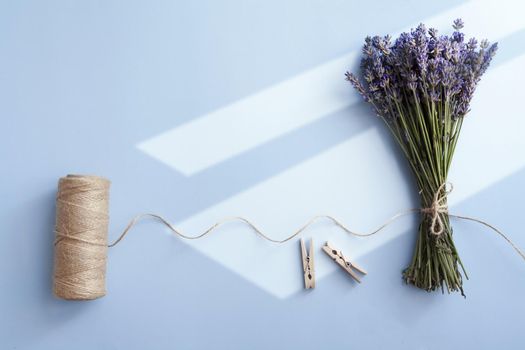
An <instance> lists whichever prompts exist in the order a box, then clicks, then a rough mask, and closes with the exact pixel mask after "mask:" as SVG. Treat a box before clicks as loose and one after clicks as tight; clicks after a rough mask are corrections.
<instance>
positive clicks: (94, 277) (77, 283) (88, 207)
mask: <svg viewBox="0 0 525 350" xmlns="http://www.w3.org/2000/svg"><path fill="white" fill-rule="evenodd" d="M109 186H110V181H109V180H107V179H105V178H102V177H98V176H87V175H67V176H66V177H63V178H61V179H60V180H59V182H58V193H57V198H56V226H55V262H54V265H55V267H54V281H53V290H54V294H55V295H56V296H57V297H58V298H62V299H68V300H91V299H96V298H100V297H102V296H104V295H105V294H106V282H105V280H106V260H107V249H108V242H107V241H108V222H109V213H108V212H109Z"/></svg>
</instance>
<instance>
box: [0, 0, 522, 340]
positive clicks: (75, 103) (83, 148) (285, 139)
mask: <svg viewBox="0 0 525 350" xmlns="http://www.w3.org/2000/svg"><path fill="white" fill-rule="evenodd" d="M461 3H462V2H461V1H451V0H446V1H440V2H436V1H433V2H423V1H396V2H393V1H368V2H362V1H286V2H283V1H264V2H252V1H246V2H240V1H187V2H176V1H148V2H146V1H144V2H141V1H46V2H44V1H2V2H0V118H1V121H2V123H1V125H2V126H1V127H0V160H1V172H2V181H1V184H0V198H1V201H0V222H1V223H2V242H1V243H0V287H1V289H0V290H1V292H0V348H2V349H71V348H73V349H93V348H98V349H120V348H125V349H144V348H152V349H157V348H158V349H164V348H166V349H168V348H169V349H204V348H217V349H237V348H238V349H246V348H250V349H268V348H275V349H289V348H303V349H310V348H312V349H313V348H326V347H332V348H334V347H338V346H346V347H355V348H364V349H368V348H375V349H377V348H389V349H398V348H399V349H406V348H408V349H438V348H443V347H448V348H463V349H468V348H474V347H476V348H478V349H494V348H496V347H498V348H505V349H521V348H523V346H524V345H525V344H524V343H525V334H524V332H523V314H524V313H525V304H524V301H523V295H525V294H524V293H525V277H524V276H525V274H524V273H525V264H524V263H523V261H521V260H520V259H519V258H518V257H517V255H515V254H514V252H513V251H512V250H511V249H510V248H509V247H508V246H506V245H505V243H504V242H503V241H502V240H500V239H499V238H498V237H496V236H495V235H493V234H492V233H489V232H488V231H486V230H485V229H483V228H481V227H478V226H475V225H473V224H469V223H463V222H458V223H455V227H457V230H463V231H464V232H465V234H464V235H456V241H457V244H458V246H459V247H460V251H461V256H462V258H463V260H464V262H465V264H466V265H467V268H468V272H469V274H470V277H471V280H469V281H467V282H466V283H465V287H466V291H467V295H468V297H467V299H463V298H461V297H460V296H459V295H446V294H445V295H441V294H440V293H432V294H428V293H425V292H421V291H419V290H416V289H414V288H410V287H407V286H404V285H403V284H402V281H401V278H400V273H401V269H402V267H404V266H406V265H407V263H408V261H409V259H410V257H411V254H412V249H413V238H414V237H413V235H410V234H407V235H402V236H400V237H397V238H396V239H394V240H392V241H390V242H389V243H387V244H385V245H383V246H381V247H379V248H378V249H375V250H374V251H372V252H371V253H369V254H367V255H366V256H365V257H363V258H362V259H361V261H360V262H361V263H362V265H365V266H366V267H367V268H368V269H369V270H373V271H376V272H375V274H373V275H372V274H371V275H370V276H367V279H366V283H363V284H362V285H360V286H359V287H355V286H353V285H350V284H349V283H348V281H347V279H346V276H344V275H343V272H340V271H337V273H333V274H330V275H329V276H328V277H327V278H325V279H323V280H322V282H319V283H318V287H317V288H316V290H315V291H314V292H313V293H304V292H299V293H296V294H294V295H292V296H291V297H288V298H284V299H279V298H275V297H274V296H272V295H270V294H268V293H267V292H265V291H263V290H261V289H259V288H258V287H256V286H255V285H253V284H252V283H250V282H248V281H246V280H245V279H243V278H242V277H241V276H239V275H237V274H234V273H232V272H231V271H229V270H228V269H227V268H225V267H224V266H222V265H220V264H217V263H216V262H215V261H214V260H211V259H209V258H208V257H206V256H205V255H203V254H201V253H199V252H197V251H196V250H194V249H192V247H190V246H187V245H185V244H183V243H181V242H180V241H179V240H177V239H173V238H172V237H170V236H169V235H167V234H162V233H163V231H165V230H164V229H163V228H161V227H160V226H157V225H155V224H154V223H144V224H141V225H139V226H138V227H137V228H136V230H135V231H133V235H131V236H130V237H128V239H127V240H126V241H125V242H124V243H123V244H121V245H119V246H118V247H116V248H114V249H111V250H110V252H109V265H108V290H109V293H108V295H107V296H106V297H104V298H102V299H100V300H97V301H92V302H68V301H62V300H57V299H55V298H54V297H53V295H52V293H51V275H52V261H53V238H54V236H53V235H54V234H53V225H54V205H55V204H54V200H55V198H54V196H55V193H56V183H57V180H58V178H59V177H60V176H63V175H65V174H68V173H90V174H99V175H103V176H106V177H108V178H110V179H111V180H112V182H113V185H112V193H111V196H112V200H111V224H110V236H111V237H113V238H115V237H116V236H117V235H118V233H119V232H120V231H121V230H122V228H123V227H124V226H125V225H126V223H127V222H128V221H129V219H130V218H131V217H132V216H133V215H135V214H137V213H139V212H143V211H147V212H158V213H169V215H168V217H169V218H170V219H172V220H173V221H175V222H176V221H179V220H184V219H186V218H188V217H190V216H191V215H194V214H196V213H199V212H201V211H203V210H204V209H206V208H208V207H210V206H211V205H214V204H216V203H218V202H220V201H222V200H224V199H227V198H229V197H231V196H234V195H235V194H236V193H239V192H241V191H243V190H245V189H248V188H250V187H252V186H254V185H255V184H257V183H259V182H261V181H263V180H265V179H267V178H269V177H270V176H274V175H278V174H279V173H280V172H281V171H283V170H285V169H287V168H289V167H291V166H293V165H295V164H297V163H299V162H301V161H303V160H305V159H309V158H310V157H313V156H315V155H316V154H318V153H320V152H322V151H324V150H326V149H329V148H330V147H332V146H334V145H336V144H338V143H340V142H342V141H344V140H346V139H348V138H351V137H353V136H354V134H358V133H359V130H362V129H367V128H378V129H380V130H382V129H381V128H382V125H381V124H380V121H379V120H376V119H373V118H370V120H368V121H365V122H360V123H358V124H355V128H357V130H358V131H357V132H356V131H355V130H351V129H349V130H345V129H344V128H345V127H347V124H345V123H344V122H343V120H344V119H342V118H344V117H341V116H331V117H329V118H325V119H322V120H320V121H316V122H314V123H312V124H310V125H307V126H305V127H303V128H300V129H298V130H294V131H293V132H290V133H287V134H286V135H284V136H282V137H279V138H276V139H274V140H271V141H270V142H268V143H266V144H264V145H262V146H259V147H256V148H254V149H252V150H250V151H248V152H245V153H243V154H242V155H239V156H236V157H234V158H232V159H229V160H227V161H226V162H224V163H221V164H219V165H215V166H213V167H210V168H208V169H206V170H205V171H202V172H199V173H197V174H196V175H194V176H184V175H182V174H180V173H178V172H176V171H174V170H173V169H170V168H169V167H166V166H165V165H163V164H162V163H160V162H158V161H156V160H155V159H153V158H151V157H149V156H147V155H146V154H144V153H143V152H141V151H139V150H138V149H137V148H136V144H137V143H139V142H141V141H142V140H144V139H146V138H149V137H152V136H154V135H156V134H159V133H161V132H163V131H165V130H167V129H170V128H173V127H176V126H177V125H180V124H182V123H184V122H187V121H189V120H192V119H194V118H197V117H199V116H200V115H202V114H204V113H207V112H209V111H211V110H214V109H217V108H219V107H221V106H223V105H226V104H228V103H231V102H234V101H236V100H238V99H240V98H242V97H245V96H247V95H250V94H252V93H255V92H257V91H259V90H261V89H263V88H265V87H268V86H271V85H273V84H276V83H279V82H280V81H283V80H284V79H287V78H289V77H292V76H294V75H296V74H299V73H301V72H303V71H305V70H307V69H310V68H312V67H315V66H316V65H319V64H322V63H324V62H326V61H328V60H330V59H333V58H336V57H339V56H340V55H342V54H345V53H347V52H349V51H352V50H356V49H359V47H360V45H361V43H362V40H363V38H364V36H365V35H368V34H374V33H388V32H395V31H398V30H400V29H403V28H404V27H406V26H409V25H411V24H413V23H417V21H419V20H422V19H424V18H428V17H431V16H433V15H434V14H435V13H439V12H441V11H445V10H448V9H450V8H453V7H454V6H457V5H460V4H461ZM509 11H510V9H509ZM452 20H453V18H451V21H452ZM501 21H504V18H501ZM524 21H525V20H524ZM500 46H501V47H502V48H504V49H502V50H501V52H500V54H499V55H498V57H497V59H496V61H495V62H494V65H495V66H497V65H503V64H505V63H506V62H507V61H508V60H510V59H512V58H513V57H517V56H519V55H521V54H523V53H524V50H525V32H523V31H519V32H516V33H513V34H512V35H509V36H507V37H505V38H503V39H502V40H501V43H500ZM514 88H517V87H514ZM519 88H521V87H519ZM498 99H499V100H498ZM498 99H495V101H494V103H501V104H503V103H505V101H504V96H503V97H499V98H498ZM355 108H362V109H363V110H364V109H366V106H358V107H355ZM516 113H522V111H521V110H517V111H516ZM344 114H345V113H343V114H342V116H343V115H344ZM345 117H346V118H349V115H348V113H346V116H345ZM504 117H505V116H504V115H502V116H498V118H499V119H503V118H504ZM503 122H504V121H502V123H503ZM466 127H468V126H466ZM319 130H321V131H322V132H319ZM314 136H315V137H314ZM203 138H205V135H203ZM363 151H365V150H363ZM523 151H524V150H522V149H519V150H518V149H509V152H516V153H517V154H518V153H523ZM188 152H191V150H188ZM276 154H278V155H279V156H278V157H277V156H276ZM397 157H399V155H397ZM399 159H400V161H401V159H402V158H399ZM371 161H373V160H371ZM486 161H487V164H489V166H490V160H486ZM407 174H408V173H407ZM407 181H408V182H409V181H410V180H409V178H408V177H407ZM524 184H525V168H524V169H521V170H519V171H516V172H514V173H513V174H512V175H510V176H506V177H505V178H504V179H502V180H501V181H499V182H497V183H495V184H492V185H491V186H489V187H488V188H483V189H480V191H479V192H478V193H476V194H475V195H474V196H471V197H469V199H468V200H466V201H463V202H461V205H460V206H459V207H458V208H457V209H458V210H460V211H461V212H465V213H475V214H476V216H478V217H482V218H484V219H486V220H487V221H489V222H491V223H494V224H496V226H499V227H501V228H502V229H503V230H504V231H505V232H508V233H509V235H511V236H512V237H513V239H515V241H516V242H517V243H518V244H520V245H521V246H525V236H523V223H522V220H523V204H522V203H523V198H524V196H525V189H524ZM373 185H374V184H364V185H363V186H364V187H366V186H373ZM356 200H357V199H356ZM392 200H395V199H392ZM400 209H403V208H400ZM233 214H234V213H233ZM213 219H214V218H210V223H211V221H212V220H213ZM375 224H376V223H370V226H373V225H375ZM409 232H410V233H412V232H415V222H414V225H412V224H411V226H410V227H408V228H407V233H409ZM232 249H234V248H232Z"/></svg>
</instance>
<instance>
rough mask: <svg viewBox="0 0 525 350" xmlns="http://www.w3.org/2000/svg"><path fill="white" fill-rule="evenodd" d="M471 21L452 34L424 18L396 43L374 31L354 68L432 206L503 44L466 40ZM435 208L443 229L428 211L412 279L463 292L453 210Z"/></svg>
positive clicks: (358, 84) (352, 78)
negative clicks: (358, 66)
mask: <svg viewBox="0 0 525 350" xmlns="http://www.w3.org/2000/svg"><path fill="white" fill-rule="evenodd" d="M463 25H464V23H463V21H462V20H461V19H456V20H455V21H454V24H453V28H454V31H453V33H452V35H450V36H447V35H438V31H437V30H436V29H434V28H430V29H428V30H427V28H426V27H425V25H423V24H420V25H419V26H417V28H415V29H412V30H411V31H410V32H407V33H402V34H401V35H400V36H399V37H398V38H397V39H396V40H394V41H393V43H392V40H391V38H390V36H385V37H381V36H374V37H370V36H369V37H367V38H366V39H365V44H364V46H363V58H362V60H361V74H362V76H361V78H362V79H360V78H359V77H358V76H357V75H355V74H352V73H346V79H347V80H348V81H349V82H350V83H351V84H352V86H353V87H354V88H355V89H356V90H357V91H358V93H359V94H360V95H361V96H362V97H363V98H364V100H365V101H366V102H368V103H370V104H371V105H372V106H373V108H374V109H375V111H376V113H377V114H378V115H379V116H380V117H382V118H383V120H384V121H385V122H386V124H387V125H388V127H389V129H390V130H391V132H392V134H393V135H394V137H395V138H396V140H397V142H398V143H399V144H400V146H401V149H402V151H403V152H404V153H405V155H406V157H407V159H408V160H409V164H410V166H411V169H412V172H413V174H414V177H415V179H416V181H417V184H418V187H419V190H420V191H419V193H420V194H421V205H422V208H431V206H432V201H433V198H434V196H435V195H436V192H439V191H440V189H442V188H443V184H444V183H446V181H447V174H448V170H449V167H450V164H451V160H452V156H453V154H454V149H455V147H456V143H457V140H458V136H459V133H460V130H461V125H462V123H463V119H464V116H465V115H466V114H467V113H468V112H469V111H470V102H471V100H472V97H473V95H474V91H475V90H476V86H477V84H478V83H479V81H480V79H481V76H482V75H483V74H484V73H485V71H486V70H487V68H488V66H489V65H490V62H491V60H492V58H493V57H494V55H495V54H496V51H497V48H498V46H497V44H493V45H490V44H489V42H488V41H486V40H483V41H482V42H481V43H480V44H479V45H478V41H477V40H476V39H475V38H471V39H469V40H465V35H464V34H463V33H462V32H461V29H462V28H463ZM438 194H439V195H443V196H446V194H442V193H438ZM425 212H432V211H431V210H426V211H425ZM435 215H439V216H440V221H441V222H442V224H443V225H444V227H442V228H440V229H439V231H440V232H443V233H442V234H440V235H439V236H435V235H432V234H431V233H432V232H436V228H435V227H432V226H431V223H432V222H435V221H436V220H433V219H432V218H429V217H428V214H425V213H423V219H422V222H421V225H420V228H419V230H420V233H419V241H418V244H417V245H416V251H415V254H414V258H413V261H412V264H411V265H410V266H409V267H408V268H407V269H406V270H405V273H404V278H405V280H406V282H407V283H411V284H414V285H416V286H417V287H420V288H423V289H425V290H429V291H430V290H434V289H436V288H439V287H441V288H443V289H444V287H445V286H446V288H447V290H449V291H461V293H463V287H462V274H461V272H460V270H459V267H461V268H462V264H461V260H460V259H459V256H458V254H457V250H456V248H455V247H454V243H453V240H452V229H451V227H450V222H449V217H448V214H447V213H439V214H435ZM463 272H464V271H463Z"/></svg>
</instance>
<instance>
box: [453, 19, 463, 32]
mask: <svg viewBox="0 0 525 350" xmlns="http://www.w3.org/2000/svg"><path fill="white" fill-rule="evenodd" d="M464 25H465V23H463V20H462V19H461V18H458V19H456V20H455V21H454V24H453V25H452V27H453V28H454V29H455V30H460V29H463V26H464Z"/></svg>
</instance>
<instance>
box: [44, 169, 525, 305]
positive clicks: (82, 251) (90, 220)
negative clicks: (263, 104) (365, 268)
mask: <svg viewBox="0 0 525 350" xmlns="http://www.w3.org/2000/svg"><path fill="white" fill-rule="evenodd" d="M109 185H110V182H109V181H108V180H106V179H104V178H101V177H98V176H83V175H68V176H66V177H63V178H61V179H60V180H59V183H58V194H57V216H56V229H55V232H56V240H55V273H54V292H55V295H56V296H57V297H59V298H63V299H72V300H90V299H96V298H99V297H102V296H104V295H105V294H106V290H105V275H106V258H107V248H108V247H113V246H115V245H116V244H118V243H119V242H120V241H121V240H122V239H123V238H124V237H125V236H126V235H127V234H128V232H129V231H130V230H131V228H132V227H134V226H135V225H136V224H137V223H138V222H139V221H140V220H141V219H143V218H148V217H149V218H154V219H156V220H159V221H160V222H161V223H162V224H164V225H165V226H166V227H167V228H168V229H169V230H170V231H171V232H173V233H174V234H175V235H177V236H179V237H181V238H184V239H199V238H203V237H204V236H206V235H208V234H210V233H211V232H213V231H215V230H216V229H218V228H219V227H220V226H222V225H224V224H227V223H229V222H232V221H239V222H242V223H244V224H246V225H247V226H249V227H250V228H251V229H252V230H253V231H254V232H255V233H256V234H257V235H259V236H260V237H262V238H264V239H265V240H267V241H270V242H272V243H278V244H282V243H285V242H288V241H289V240H291V239H293V238H294V237H296V236H298V235H299V234H301V233H302V232H303V231H305V230H306V229H307V228H308V227H309V226H311V225H313V224H314V223H315V222H317V221H318V220H321V219H328V220H330V221H331V222H332V223H334V224H335V225H336V226H338V227H340V228H341V229H342V230H343V231H344V232H346V233H348V234H351V235H354V236H359V237H367V236H372V235H375V234H376V233H378V232H380V231H382V230H383V229H384V228H386V227H387V226H388V225H390V224H391V223H392V222H394V221H395V220H397V219H399V218H400V217H402V216H405V215H409V214H413V213H423V214H426V215H429V216H430V217H431V220H432V224H431V227H430V232H429V233H430V234H434V235H440V234H442V233H443V232H444V231H443V222H442V219H441V218H440V215H445V214H446V215H448V216H449V217H454V218H457V219H462V220H469V221H474V222H477V223H479V224H482V225H484V226H486V227H488V228H490V229H491V230H493V231H494V232H496V233H497V234H499V235H500V236H501V237H502V238H503V239H505V240H506V241H507V242H508V243H509V244H510V245H511V246H512V248H514V250H515V251H516V252H517V253H518V254H519V255H520V256H521V257H522V258H523V259H524V260H525V253H524V252H523V251H521V250H520V249H519V248H518V246H517V245H516V244H514V242H512V241H511V240H510V239H509V238H508V237H507V236H506V235H505V234H504V233H503V232H501V231H500V230H498V229H497V228H495V227H494V226H492V225H490V224H489V223H487V222H485V221H482V220H479V219H476V218H472V217H468V216H461V215H456V214H450V213H448V207H447V205H446V195H447V194H449V193H450V192H451V190H452V188H450V189H447V187H446V184H444V185H442V186H441V187H439V189H438V191H436V195H435V197H434V202H433V204H432V205H431V207H429V208H414V209H409V210H406V211H403V212H400V213H398V214H396V215H394V216H392V217H391V218H390V219H388V220H387V221H386V222H385V223H383V224H382V225H381V226H379V227H378V228H377V229H375V230H373V231H371V232H368V233H358V232H355V231H352V230H350V229H349V228H348V227H347V226H346V225H344V224H343V223H342V222H341V221H339V220H337V219H336V218H334V217H333V216H331V215H316V216H314V217H313V218H311V219H310V220H309V221H308V222H307V223H306V224H304V225H303V226H301V227H300V228H299V229H298V230H296V231H295V232H294V233H293V234H291V235H290V236H288V237H286V238H283V239H274V238H272V237H270V236H268V235H266V234H265V233H263V231H262V230H260V229H259V228H258V227H257V226H255V224H253V223H252V222H251V221H250V220H248V219H245V218H243V217H239V216H235V217H229V218H225V219H223V220H221V221H219V222H216V223H215V224H213V225H212V226H210V227H209V228H208V229H206V230H205V231H204V232H202V233H201V234H198V235H196V236H188V235H185V234H184V233H182V232H181V231H180V230H178V229H176V228H175V227H174V226H173V225H172V224H171V223H170V222H169V221H167V220H166V219H164V218H163V217H162V216H160V215H157V214H150V213H143V214H139V215H137V216H136V217H134V218H133V219H132V220H131V221H130V223H129V224H128V226H127V227H126V228H125V229H124V231H123V232H122V233H121V235H120V236H119V237H118V238H117V239H116V240H115V241H114V242H113V243H111V244H109V245H108V242H107V235H108V221H109V217H108V204H109Z"/></svg>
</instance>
